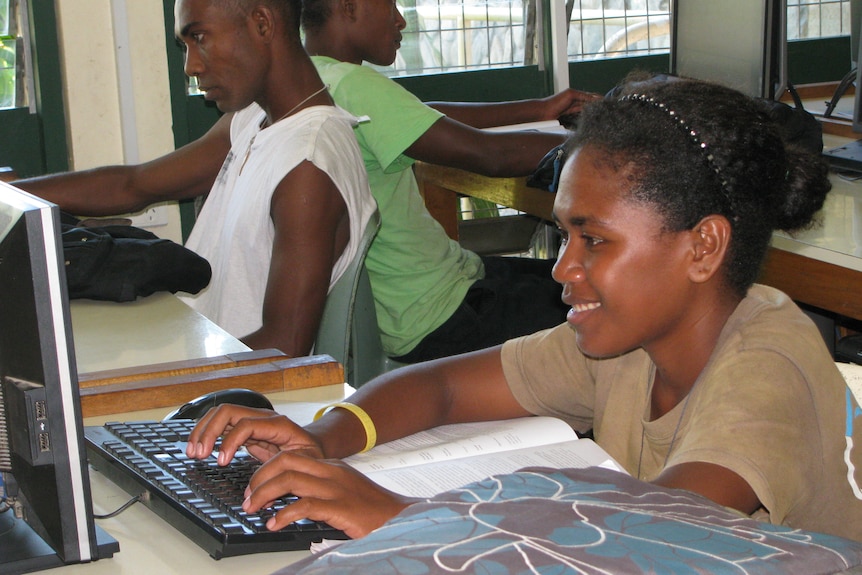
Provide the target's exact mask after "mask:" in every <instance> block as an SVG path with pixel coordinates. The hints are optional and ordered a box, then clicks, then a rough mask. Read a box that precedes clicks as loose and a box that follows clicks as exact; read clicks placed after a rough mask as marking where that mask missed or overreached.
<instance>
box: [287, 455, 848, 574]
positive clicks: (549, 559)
mask: <svg viewBox="0 0 862 575" xmlns="http://www.w3.org/2000/svg"><path fill="white" fill-rule="evenodd" d="M645 572H646V573H675V574H676V573H678V574H686V573H733V574H741V573H752V574H755V573H806V574H812V575H813V574H826V573H862V542H855V541H850V540H847V539H842V538H839V537H833V536H829V535H824V534H820V533H812V532H806V531H801V530H795V529H790V528H787V527H781V526H775V525H769V524H765V523H761V522H758V521H755V520H753V519H751V518H748V517H745V516H742V515H740V514H737V513H735V512H733V511H731V510H728V509H726V508H723V507H720V506H718V505H716V504H714V503H712V502H711V501H709V500H707V499H705V498H703V497H701V496H699V495H695V494H693V493H690V492H687V491H681V490H673V489H664V488H661V487H656V486H654V485H651V484H649V483H645V482H642V481H638V480H636V479H634V478H632V477H629V476H627V475H624V474H622V473H618V472H615V471H611V470H607V469H602V468H597V467H594V468H588V469H572V470H553V469H539V468H532V469H524V470H521V471H519V472H517V473H513V474H509V475H501V476H496V477H492V478H489V479H486V480H484V481H481V482H478V483H473V484H470V485H468V486H465V487H462V488H460V489H455V490H452V491H448V492H445V493H442V494H440V495H438V496H436V497H434V498H433V499H430V500H428V501H427V502H423V503H419V504H415V505H412V506H410V507H409V508H407V509H406V510H405V511H404V512H403V513H401V514H400V515H398V516H397V517H395V518H393V519H392V520H391V521H389V522H388V523H386V524H385V525H384V526H383V527H381V528H380V529H377V530H376V531H374V532H372V533H371V534H369V535H368V536H366V537H364V538H363V539H358V540H354V541H348V542H345V543H343V544H341V545H339V546H337V547H335V548H333V549H331V550H329V551H327V552H325V553H322V554H320V555H317V556H312V557H309V558H307V559H306V560H303V561H300V562H299V563H296V564H293V565H291V566H290V567H288V568H286V569H283V570H281V571H279V575H288V574H302V575H312V574H318V573H319V574H328V575H332V574H340V573H374V574H375V575H387V574H398V575H413V574H415V575H424V574H429V573H471V574H488V575H491V574H501V575H502V574H506V575H508V574H521V573H524V574H526V573H543V574H544V573H548V574H555V575H556V574H568V573H588V574H599V573H602V574H607V573H613V574H624V573H645Z"/></svg>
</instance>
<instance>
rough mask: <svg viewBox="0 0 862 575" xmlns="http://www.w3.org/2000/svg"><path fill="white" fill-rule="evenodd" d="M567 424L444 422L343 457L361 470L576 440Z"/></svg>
mask: <svg viewBox="0 0 862 575" xmlns="http://www.w3.org/2000/svg"><path fill="white" fill-rule="evenodd" d="M577 438H578V436H577V434H576V433H575V432H574V431H573V430H572V428H571V427H569V425H568V424H567V423H566V422H564V421H562V420H560V419H556V418H553V417H523V418H519V419H508V420H503V421H480V422H476V423H458V424H453V425H443V426H440V427H436V428H434V429H429V430H427V431H421V432H419V433H416V434H413V435H410V436H407V437H404V438H402V439H397V440H395V441H390V442H388V443H384V444H381V445H378V446H377V447H375V448H374V449H372V450H371V451H368V452H366V453H358V454H356V455H351V456H350V457H347V458H345V459H344V461H345V462H347V463H349V464H350V465H351V466H352V467H353V468H355V469H357V470H358V471H361V472H362V473H366V474H367V473H369V472H372V471H378V470H382V469H396V468H399V467H405V466H410V465H421V464H425V463H432V462H435V461H446V460H453V459H459V458H463V457H473V456H476V455H481V454H485V453H497V452H500V451H506V450H510V449H519V448H523V447H533V446H537V445H546V444H548V443H555V442H559V441H566V440H577Z"/></svg>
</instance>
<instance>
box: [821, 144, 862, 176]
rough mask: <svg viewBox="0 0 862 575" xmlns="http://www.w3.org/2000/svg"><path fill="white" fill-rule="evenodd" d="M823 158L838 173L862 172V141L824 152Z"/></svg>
mask: <svg viewBox="0 0 862 575" xmlns="http://www.w3.org/2000/svg"><path fill="white" fill-rule="evenodd" d="M823 157H825V158H826V159H827V160H828V161H829V165H830V166H831V167H832V168H833V169H834V170H837V171H850V172H862V140H856V141H853V142H850V143H848V144H844V145H843V146H838V147H837V148H832V149H831V150H824V151H823Z"/></svg>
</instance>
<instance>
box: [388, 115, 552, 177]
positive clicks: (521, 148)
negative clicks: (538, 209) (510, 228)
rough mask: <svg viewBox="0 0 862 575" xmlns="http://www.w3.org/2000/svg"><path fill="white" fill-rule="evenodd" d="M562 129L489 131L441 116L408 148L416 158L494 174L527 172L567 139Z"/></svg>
mask: <svg viewBox="0 0 862 575" xmlns="http://www.w3.org/2000/svg"><path fill="white" fill-rule="evenodd" d="M565 138H566V137H565V136H564V135H563V134H559V133H551V132H538V131H522V132H486V131H483V130H478V129H476V128H472V127H470V126H468V125H466V124H462V123H461V122H456V121H455V120H453V119H451V118H447V117H443V118H440V119H439V120H437V121H436V122H434V124H433V125H432V126H431V127H430V128H428V130H426V131H425V133H424V134H422V135H421V136H420V137H419V139H417V140H416V141H415V142H413V144H412V145H411V146H410V147H408V148H407V150H406V151H405V154H406V155H408V156H410V157H411V158H413V159H415V160H420V161H422V162H428V163H431V164H440V165H442V166H450V167H453V168H460V169H462V170H467V171H470V172H475V173H478V174H482V175H484V176H493V177H510V176H526V175H528V174H531V173H532V172H533V170H535V169H536V167H537V166H538V165H539V161H541V159H542V158H543V157H544V155H545V154H547V153H548V151H549V150H550V149H551V148H553V147H554V146H557V145H559V144H561V143H563V141H565Z"/></svg>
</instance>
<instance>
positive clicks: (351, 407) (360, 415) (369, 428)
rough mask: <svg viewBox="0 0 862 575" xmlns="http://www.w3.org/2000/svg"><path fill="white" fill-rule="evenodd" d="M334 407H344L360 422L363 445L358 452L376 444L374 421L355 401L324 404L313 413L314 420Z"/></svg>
mask: <svg viewBox="0 0 862 575" xmlns="http://www.w3.org/2000/svg"><path fill="white" fill-rule="evenodd" d="M336 407H340V408H342V409H346V410H347V411H349V412H350V413H352V414H353V415H355V416H356V418H357V419H359V423H361V424H362V427H363V428H364V429H365V447H363V448H362V451H360V452H359V453H364V452H366V451H368V450H369V449H371V448H372V447H374V446H375V445H376V444H377V428H376V427H374V422H373V421H371V418H370V417H369V416H368V414H367V413H366V412H365V410H364V409H362V408H361V407H359V406H358V405H356V404H355V403H347V402H344V401H340V402H338V403H333V404H332V405H326V406H324V407H321V408H320V409H318V410H317V413H315V414H314V421H317V420H318V419H320V418H321V417H323V414H324V413H326V412H327V411H329V410H330V409H334V408H336Z"/></svg>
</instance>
